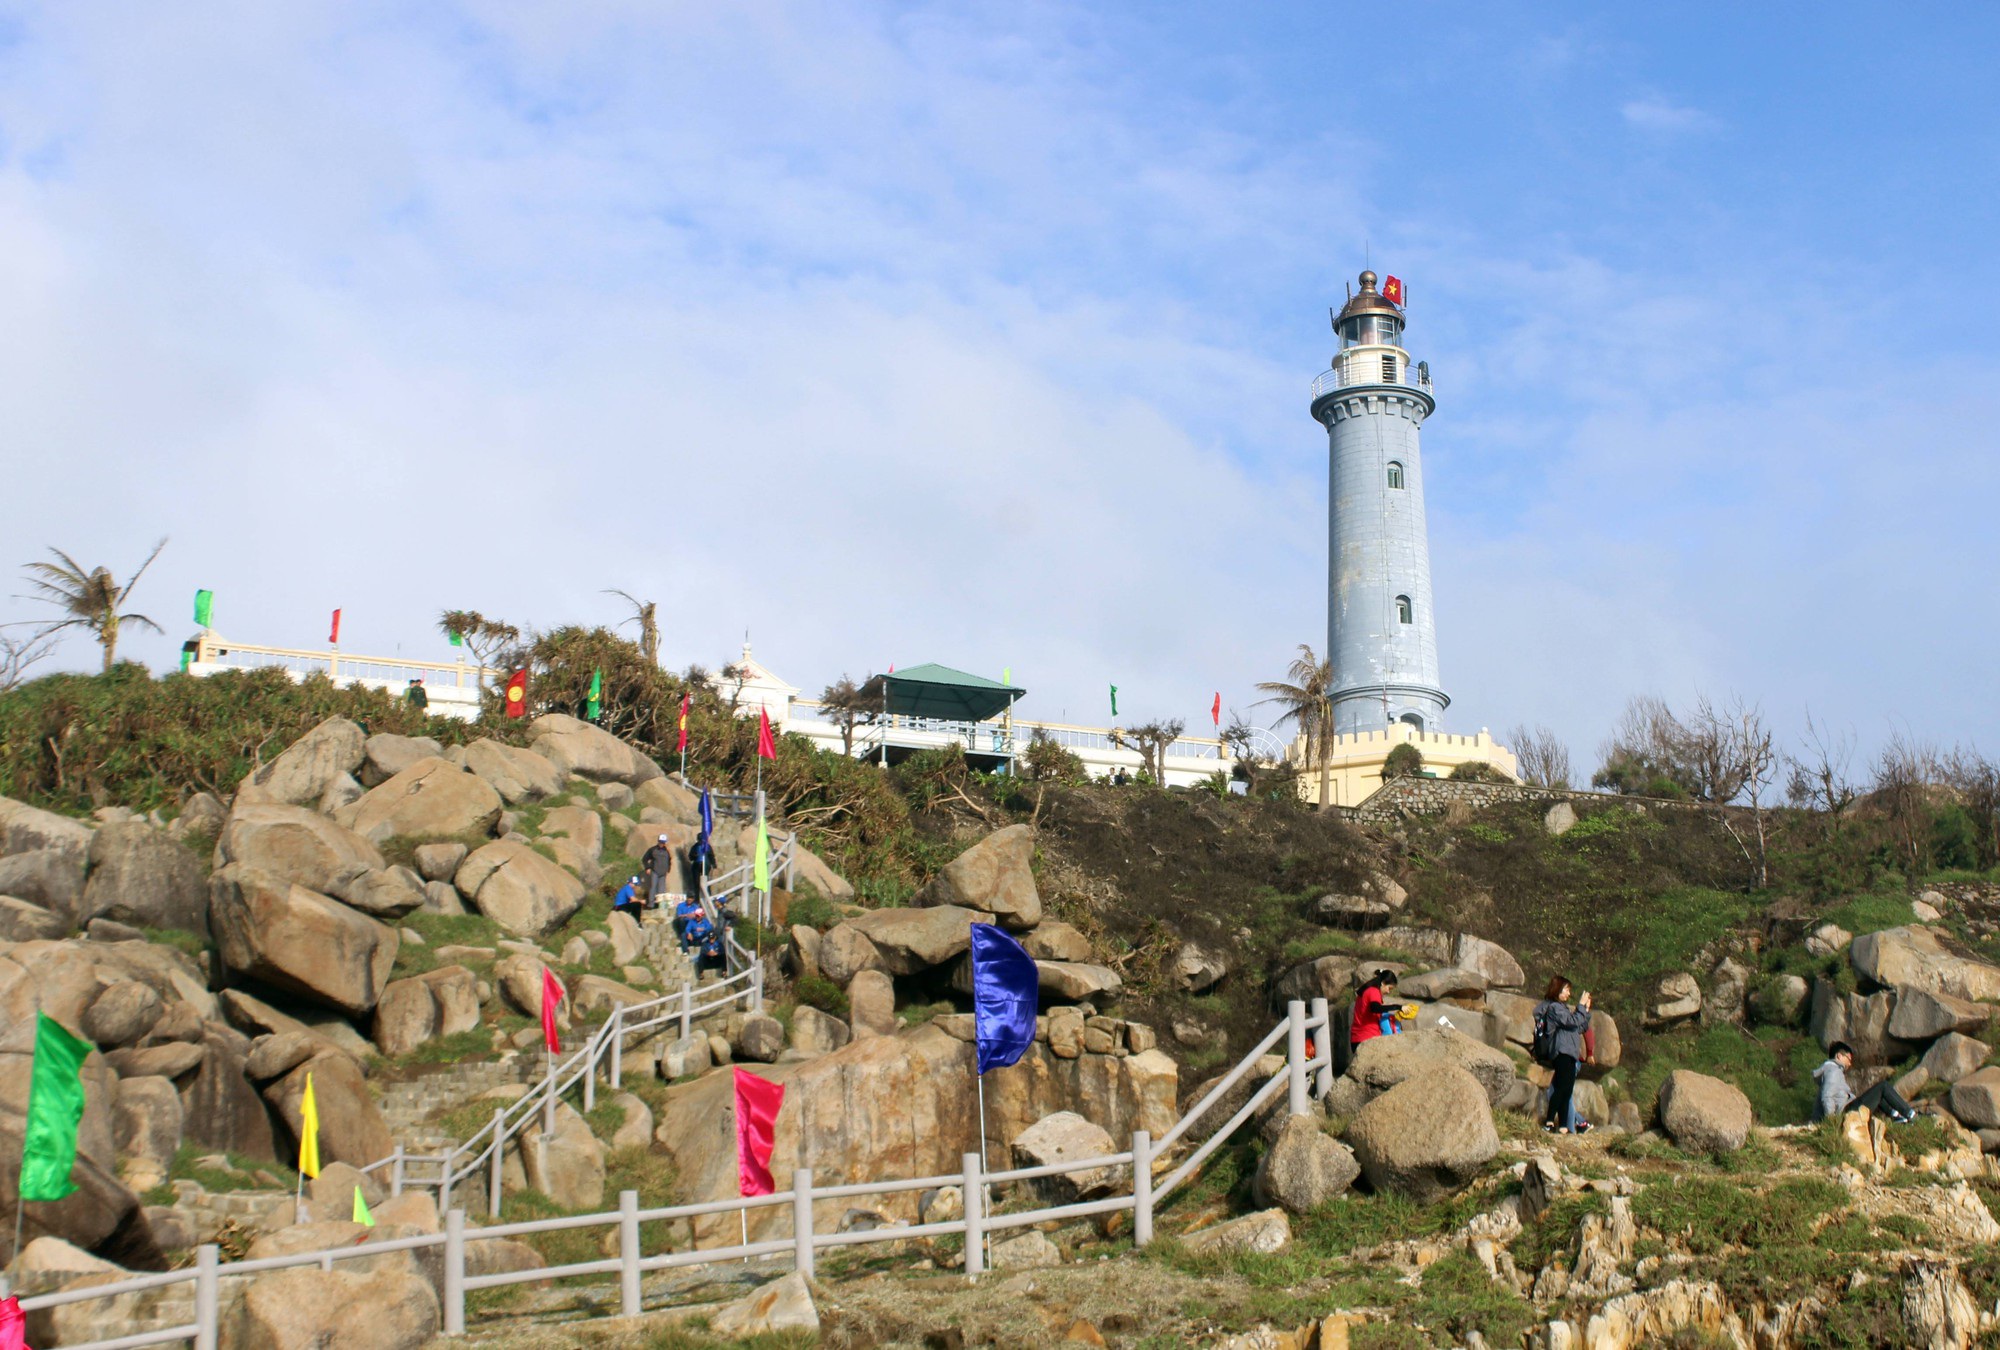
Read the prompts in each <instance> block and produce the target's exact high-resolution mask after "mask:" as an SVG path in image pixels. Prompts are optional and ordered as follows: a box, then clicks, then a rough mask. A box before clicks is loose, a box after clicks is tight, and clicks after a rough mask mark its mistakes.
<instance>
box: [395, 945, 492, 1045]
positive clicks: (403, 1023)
mask: <svg viewBox="0 0 2000 1350" xmlns="http://www.w3.org/2000/svg"><path fill="white" fill-rule="evenodd" d="M478 1025H479V981H478V979H477V978H476V977H475V976H474V975H473V973H472V972H471V971H469V970H467V969H466V968H465V967H464V966H442V967H440V968H439V969H437V970H433V971H428V972H426V973H425V974H422V975H417V976H413V977H411V978H409V979H406V980H394V981H392V982H390V983H389V984H388V985H387V986H385V987H384V988H383V990H382V998H381V1001H380V1002H379V1003H378V1004H377V1005H376V1007H375V1044H376V1045H378V1046H380V1047H381V1050H382V1053H383V1054H384V1055H387V1056H389V1057H390V1058H391V1059H394V1058H396V1057H397V1056H399V1055H407V1054H409V1053H410V1052H411V1051H413V1050H415V1049H416V1048H417V1047H418V1046H420V1045H422V1044H424V1043H425V1042H426V1041H429V1040H432V1039H435V1038H436V1037H439V1036H452V1035H456V1034H457V1033H459V1032H461V1031H470V1030H472V1029H473V1028H474V1027H476V1026H478Z"/></svg>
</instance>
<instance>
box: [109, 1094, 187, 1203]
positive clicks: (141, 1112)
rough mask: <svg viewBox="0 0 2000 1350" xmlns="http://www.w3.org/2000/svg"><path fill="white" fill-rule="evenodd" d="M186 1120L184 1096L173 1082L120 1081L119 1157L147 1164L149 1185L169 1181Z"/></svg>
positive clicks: (117, 1113) (115, 1107) (117, 1102)
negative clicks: (168, 1176)
mask: <svg viewBox="0 0 2000 1350" xmlns="http://www.w3.org/2000/svg"><path fill="white" fill-rule="evenodd" d="M185 1120H186V1115H185V1112H184V1110H183V1108H182V1106H181V1094H180V1092H179V1091H178V1090H177V1089H176V1088H175V1087H174V1084H173V1080H172V1079H170V1078H160V1077H157V1076H149V1077H144V1078H121V1079H119V1080H118V1092H117V1097H116V1099H115V1101H114V1102H113V1122H114V1126H115V1128H116V1130H117V1141H118V1156H119V1157H120V1158H124V1159H127V1160H137V1161H138V1162H140V1163H142V1164H144V1168H143V1170H144V1171H145V1172H146V1174H147V1176H148V1184H149V1185H158V1184H159V1183H160V1182H162V1181H165V1180H166V1177H167V1169H168V1168H169V1167H171V1166H172V1165H173V1161H174V1154H175V1153H176V1152H178V1151H179V1150H180V1146H181V1131H182V1127H183V1124H184V1122H185ZM133 1179H134V1180H137V1179H138V1178H137V1177H136V1176H134V1177H133Z"/></svg>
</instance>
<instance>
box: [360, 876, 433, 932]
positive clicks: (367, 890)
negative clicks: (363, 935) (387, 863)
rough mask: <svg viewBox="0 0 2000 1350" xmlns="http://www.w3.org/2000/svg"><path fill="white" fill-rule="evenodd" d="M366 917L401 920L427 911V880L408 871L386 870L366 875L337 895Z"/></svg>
mask: <svg viewBox="0 0 2000 1350" xmlns="http://www.w3.org/2000/svg"><path fill="white" fill-rule="evenodd" d="M337 894H338V896H339V898H340V899H342V900H344V901H346V902H347V903H348V904H349V905H351V906H353V907H354V908H355V909H358V910H360V911H361V912H362V913H363V914H373V915H374V916H375V917H376V918H378V919H400V918H402V917H403V916H404V915H405V914H413V913H415V912H416V911H417V910H420V909H422V908H423V907H424V904H425V902H426V900H427V899H428V898H429V897H428V894H427V892H426V891H425V890H424V879H423V878H422V877H420V876H418V875H417V874H416V873H415V872H414V871H412V870H411V869H410V868H407V867H385V868H383V869H382V870H381V871H379V872H364V873H362V874H361V875H360V876H359V877H357V878H355V879H354V880H353V881H350V882H348V883H347V885H345V886H343V887H341V888H340V890H339V891H338V892H337Z"/></svg>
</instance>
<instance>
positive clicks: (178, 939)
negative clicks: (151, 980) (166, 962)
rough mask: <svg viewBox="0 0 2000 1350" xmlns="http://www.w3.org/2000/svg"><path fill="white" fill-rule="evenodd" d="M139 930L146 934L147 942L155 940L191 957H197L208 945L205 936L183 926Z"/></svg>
mask: <svg viewBox="0 0 2000 1350" xmlns="http://www.w3.org/2000/svg"><path fill="white" fill-rule="evenodd" d="M140 931H141V932H143V933H144V934H145V935H146V941H148V942H157V943H160V944H162V945H163V946H168V947H172V948H173V949H174V950H175V951H180V952H186V953H187V954H188V955H189V956H193V957H199V956H200V955H201V954H202V953H203V952H205V951H207V950H208V947H209V943H208V939H207V938H205V937H202V936H201V935H200V934H198V933H190V932H188V931H187V930H186V929H184V928H144V929H141V930H140Z"/></svg>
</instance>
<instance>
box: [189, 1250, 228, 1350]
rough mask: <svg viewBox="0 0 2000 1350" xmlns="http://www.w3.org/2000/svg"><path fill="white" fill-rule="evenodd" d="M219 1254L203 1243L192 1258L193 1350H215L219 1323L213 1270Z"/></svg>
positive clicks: (218, 1297)
mask: <svg viewBox="0 0 2000 1350" xmlns="http://www.w3.org/2000/svg"><path fill="white" fill-rule="evenodd" d="M221 1260H222V1254H221V1252H220V1251H219V1250H218V1249H217V1247H216V1245H215V1244H214V1243H213V1242H204V1243H202V1244H201V1247H200V1248H199V1249H198V1250H197V1251H196V1252H195V1254H194V1350H215V1345H216V1341H217V1339H218V1336H219V1333H220V1330H221V1322H222V1291H221V1281H220V1280H219V1279H218V1278H217V1277H216V1266H217V1265H218V1264H219V1263H220V1262H221Z"/></svg>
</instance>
